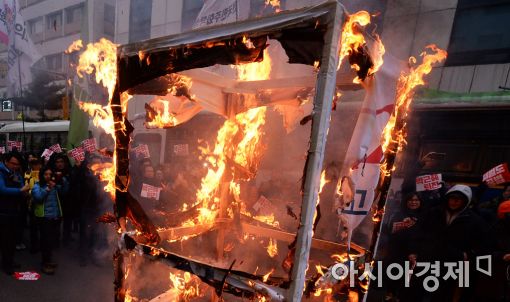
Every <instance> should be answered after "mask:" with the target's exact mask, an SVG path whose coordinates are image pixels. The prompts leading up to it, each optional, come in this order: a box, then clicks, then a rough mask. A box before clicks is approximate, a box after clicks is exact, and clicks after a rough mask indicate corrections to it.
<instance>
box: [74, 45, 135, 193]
mask: <svg viewBox="0 0 510 302" xmlns="http://www.w3.org/2000/svg"><path fill="white" fill-rule="evenodd" d="M81 48H83V43H82V41H81V40H77V41H74V42H73V43H72V44H71V45H70V46H69V48H68V50H67V51H68V52H69V53H70V52H73V51H78V50H80V49H81ZM76 71H77V74H78V76H79V77H83V74H84V73H86V74H94V76H95V79H96V83H98V84H99V83H100V84H102V85H103V86H104V87H105V88H106V89H107V91H108V96H109V98H108V105H106V106H102V105H99V104H94V103H85V102H80V103H79V105H80V108H81V109H82V110H84V111H85V112H87V113H88V114H89V115H90V116H91V117H92V119H93V123H94V125H95V126H97V127H101V128H102V129H103V130H104V131H105V132H106V133H107V134H109V135H111V137H112V138H113V141H114V142H115V141H116V139H115V123H114V119H113V112H112V109H111V107H110V102H111V99H112V96H113V90H114V88H115V84H116V82H117V46H116V45H115V44H114V43H112V42H111V41H109V40H107V39H104V38H103V39H101V40H99V42H96V43H89V44H88V45H87V47H86V49H85V50H84V51H83V52H82V53H81V55H80V58H79V60H78V65H77V66H76ZM128 99H129V98H127V99H125V102H127V100H128ZM126 106H127V105H126ZM123 112H124V109H123ZM116 159H117V154H116V151H115V150H114V153H113V162H114V163H115V162H116ZM116 174H117V168H116V165H111V166H109V167H106V168H104V169H103V170H102V173H101V177H102V178H101V179H102V180H104V181H105V182H106V185H105V188H104V190H105V191H106V192H108V193H110V196H111V197H112V199H113V198H114V197H115V190H116V186H115V176H116Z"/></svg>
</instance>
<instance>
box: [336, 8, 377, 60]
mask: <svg viewBox="0 0 510 302" xmlns="http://www.w3.org/2000/svg"><path fill="white" fill-rule="evenodd" d="M369 23H370V14H369V13H368V12H367V11H364V10H362V11H359V12H357V13H354V14H352V15H349V16H348V17H347V20H345V23H344V26H343V28H342V37H341V41H340V45H341V48H340V54H339V59H338V68H340V64H341V63H342V61H343V59H344V58H345V57H347V56H349V55H350V54H351V53H352V52H355V51H358V48H360V47H363V46H364V45H365V37H364V36H363V34H362V33H361V32H360V31H359V29H358V26H367V25H368V24H369Z"/></svg>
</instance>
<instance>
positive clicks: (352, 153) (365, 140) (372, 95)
mask: <svg viewBox="0 0 510 302" xmlns="http://www.w3.org/2000/svg"><path fill="white" fill-rule="evenodd" d="M384 60H385V62H384V65H383V66H382V67H381V69H380V70H379V71H378V72H377V74H375V75H374V76H372V77H369V78H367V79H365V81H364V83H363V87H364V89H365V92H366V93H365V99H364V101H363V107H362V109H361V112H360V115H359V117H358V121H357V123H356V127H355V128H354V133H353V135H352V138H351V142H350V144H349V148H348V149H347V154H346V157H345V160H344V168H343V173H342V174H343V175H347V174H348V173H349V172H350V174H348V176H349V177H350V179H351V181H350V185H349V187H350V188H349V189H348V190H347V191H348V194H344V197H345V196H348V198H349V199H350V202H346V201H345V200H344V203H346V204H344V205H339V206H341V207H342V208H340V209H339V210H340V215H341V220H342V221H343V222H344V223H345V224H346V225H345V226H346V227H347V229H348V234H349V236H350V235H351V234H352V231H353V230H354V229H355V228H356V227H357V226H358V225H359V224H360V223H361V221H362V220H363V219H364V218H365V216H366V215H367V214H368V213H369V212H370V208H371V206H372V202H373V201H374V195H375V189H376V187H377V184H378V182H379V176H380V163H381V161H382V159H383V151H382V147H381V135H382V131H383V129H384V127H385V126H386V124H387V123H388V120H389V118H390V115H391V113H392V112H393V108H394V102H395V87H396V83H397V79H398V76H399V74H400V70H401V64H400V62H399V61H397V60H396V59H394V58H392V57H391V56H389V55H385V57H384ZM349 168H350V169H349ZM340 181H341V180H340ZM345 184H347V182H345ZM344 187H345V185H344Z"/></svg>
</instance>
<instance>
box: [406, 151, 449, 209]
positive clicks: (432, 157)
mask: <svg viewBox="0 0 510 302" xmlns="http://www.w3.org/2000/svg"><path fill="white" fill-rule="evenodd" d="M445 156H446V154H445V153H438V152H429V153H427V154H425V155H424V156H423V157H422V158H421V159H420V160H419V161H417V162H416V165H415V166H414V167H411V168H410V169H407V171H406V175H405V177H404V183H403V184H402V193H403V194H407V193H410V192H417V194H418V196H419V197H420V200H421V201H422V207H423V208H424V209H431V208H434V207H436V206H439V205H440V204H441V201H442V200H443V197H444V195H445V193H446V187H445V185H444V182H443V180H442V176H441V174H438V173H434V170H436V167H437V166H438V165H439V163H440V162H441V161H442V160H443V159H444V158H445ZM422 170H426V171H427V173H421V171H422Z"/></svg>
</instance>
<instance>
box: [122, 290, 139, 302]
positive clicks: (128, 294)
mask: <svg viewBox="0 0 510 302" xmlns="http://www.w3.org/2000/svg"><path fill="white" fill-rule="evenodd" d="M137 300H138V299H136V298H135V297H133V296H131V290H130V289H128V290H126V294H125V295H124V302H133V301H137Z"/></svg>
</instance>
